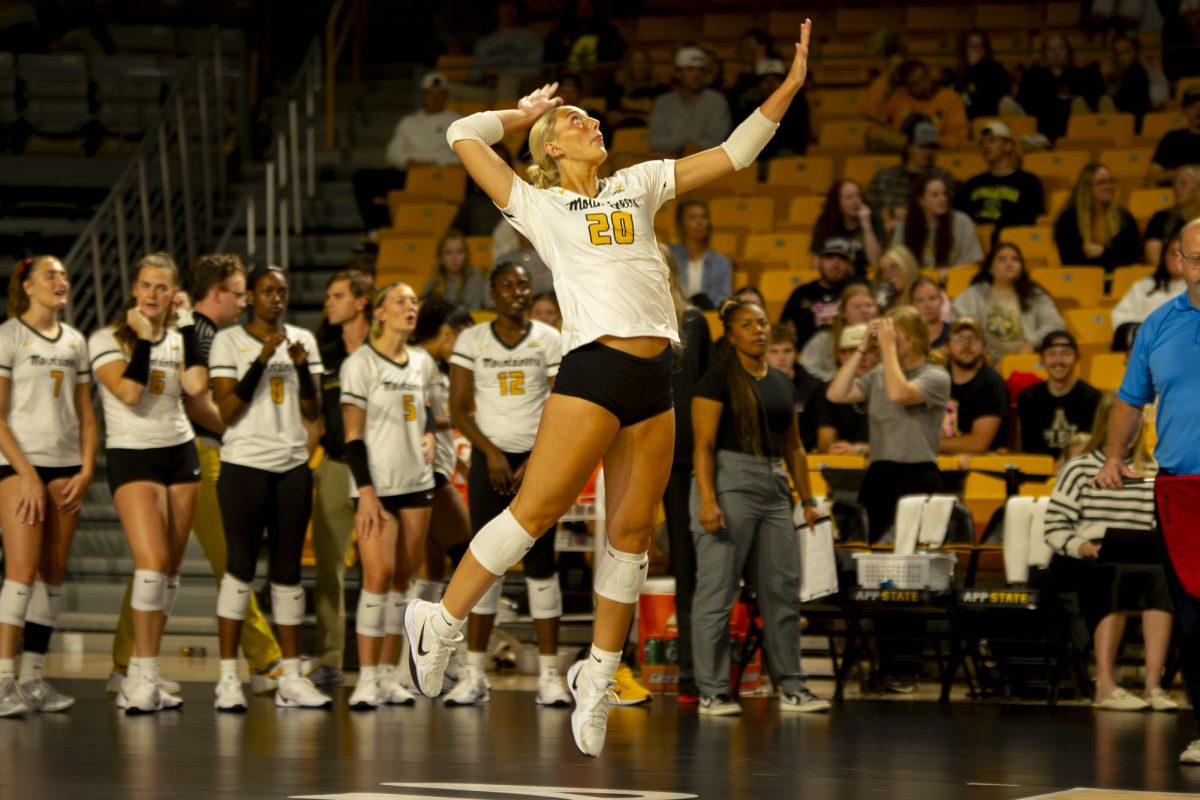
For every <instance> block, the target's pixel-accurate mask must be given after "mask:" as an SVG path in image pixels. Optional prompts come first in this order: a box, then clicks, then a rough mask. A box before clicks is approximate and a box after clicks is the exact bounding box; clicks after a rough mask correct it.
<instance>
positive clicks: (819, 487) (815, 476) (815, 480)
mask: <svg viewBox="0 0 1200 800" xmlns="http://www.w3.org/2000/svg"><path fill="white" fill-rule="evenodd" d="M808 487H809V488H810V489H812V493H813V497H825V496H826V495H828V494H829V484H827V483H825V476H824V475H822V474H821V473H820V472H819V471H818V470H815V469H812V470H809V471H808ZM314 563H315V562H314Z"/></svg>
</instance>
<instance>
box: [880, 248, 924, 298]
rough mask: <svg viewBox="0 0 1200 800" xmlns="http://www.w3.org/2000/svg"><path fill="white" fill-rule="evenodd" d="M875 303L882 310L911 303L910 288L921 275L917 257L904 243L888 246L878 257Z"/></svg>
mask: <svg viewBox="0 0 1200 800" xmlns="http://www.w3.org/2000/svg"><path fill="white" fill-rule="evenodd" d="M878 275H879V282H878V283H877V284H876V286H875V303H876V304H877V305H878V306H879V307H880V308H881V309H883V310H884V311H891V310H892V309H893V308H899V307H900V306H911V305H913V299H912V289H913V286H914V285H915V284H916V282H917V279H918V278H920V277H921V267H920V265H919V264H917V257H916V256H914V255H913V254H912V251H911V250H909V249H908V248H907V247H905V246H904V245H896V246H894V247H889V248H888V249H887V251H886V252H884V254H883V255H882V256H880V257H879V273H878Z"/></svg>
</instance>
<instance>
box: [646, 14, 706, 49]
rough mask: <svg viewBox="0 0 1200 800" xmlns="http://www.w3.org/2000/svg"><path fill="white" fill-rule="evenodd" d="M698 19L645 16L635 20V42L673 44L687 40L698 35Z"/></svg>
mask: <svg viewBox="0 0 1200 800" xmlns="http://www.w3.org/2000/svg"><path fill="white" fill-rule="evenodd" d="M698 23H699V19H698V18H697V16H696V15H689V16H659V15H656V14H645V15H643V16H640V17H638V18H637V21H636V27H635V28H634V30H635V31H636V33H637V40H638V41H639V42H641V43H643V44H644V43H646V42H670V43H672V44H674V43H675V42H679V41H683V40H685V39H689V38H691V37H692V36H695V35H697V34H699V33H700V26H699V24H698Z"/></svg>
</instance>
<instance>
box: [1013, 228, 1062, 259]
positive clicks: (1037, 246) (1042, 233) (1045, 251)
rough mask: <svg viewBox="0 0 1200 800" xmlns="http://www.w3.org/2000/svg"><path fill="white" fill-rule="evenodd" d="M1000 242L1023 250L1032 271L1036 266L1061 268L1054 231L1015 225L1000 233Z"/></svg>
mask: <svg viewBox="0 0 1200 800" xmlns="http://www.w3.org/2000/svg"><path fill="white" fill-rule="evenodd" d="M1000 241H1002V242H1008V243H1010V244H1015V245H1016V246H1017V247H1019V248H1021V253H1022V255H1024V256H1025V263H1026V266H1028V267H1029V268H1030V269H1032V268H1034V267H1036V266H1039V265H1040V266H1048V267H1057V266H1059V263H1060V262H1059V260H1058V245H1057V244H1055V242H1054V231H1053V230H1051V229H1050V228H1043V227H1039V226H1037V225H1013V226H1010V227H1008V228H1005V229H1003V230H1002V231H1000Z"/></svg>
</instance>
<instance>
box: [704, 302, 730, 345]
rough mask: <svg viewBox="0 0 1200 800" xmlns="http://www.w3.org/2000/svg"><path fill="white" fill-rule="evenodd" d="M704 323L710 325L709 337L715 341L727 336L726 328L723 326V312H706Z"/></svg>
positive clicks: (710, 310)
mask: <svg viewBox="0 0 1200 800" xmlns="http://www.w3.org/2000/svg"><path fill="white" fill-rule="evenodd" d="M704 321H705V322H707V323H708V335H709V336H711V337H712V339H713V341H716V340H717V339H720V338H721V337H722V336H724V335H725V326H724V325H722V324H721V312H719V311H717V310H716V309H708V310H706V311H705V312H704Z"/></svg>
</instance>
